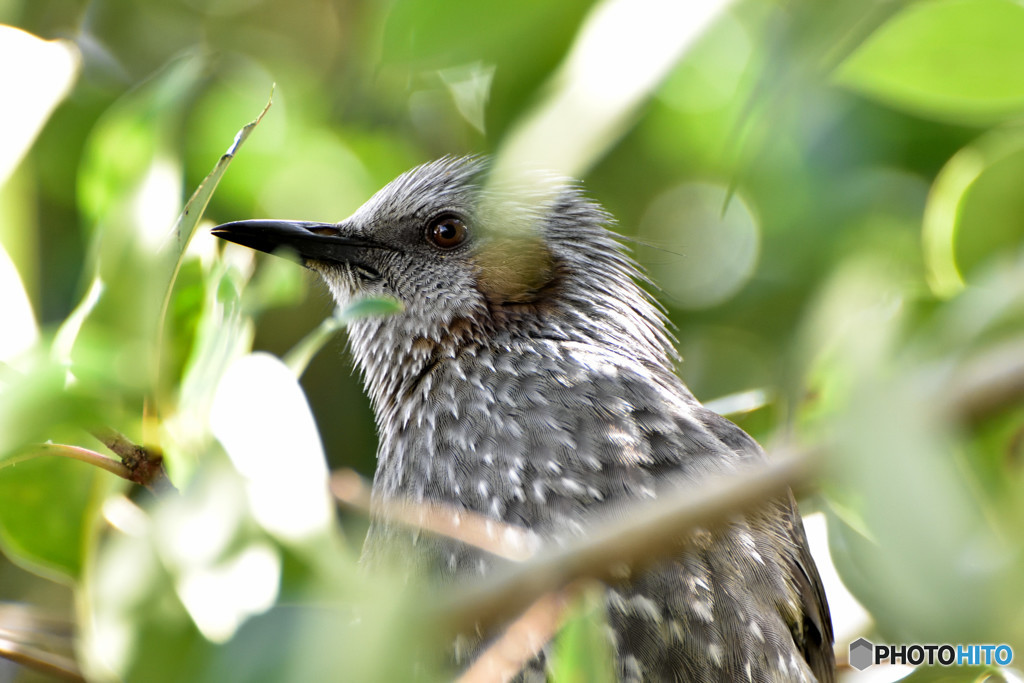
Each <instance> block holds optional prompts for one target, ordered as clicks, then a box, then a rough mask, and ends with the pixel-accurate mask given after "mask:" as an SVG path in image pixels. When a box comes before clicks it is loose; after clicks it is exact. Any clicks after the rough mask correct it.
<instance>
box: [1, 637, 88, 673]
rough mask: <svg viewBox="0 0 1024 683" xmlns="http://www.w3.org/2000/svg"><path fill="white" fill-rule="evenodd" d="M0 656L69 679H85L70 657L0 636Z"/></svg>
mask: <svg viewBox="0 0 1024 683" xmlns="http://www.w3.org/2000/svg"><path fill="white" fill-rule="evenodd" d="M0 657H3V658H4V659H9V660H11V661H12V662H16V663H18V664H21V665H22V666H25V667H28V668H30V669H35V670H36V671H40V672H42V673H45V674H49V675H51V676H56V677H58V678H63V679H65V680H68V681H83V682H84V681H85V678H84V677H83V676H82V672H81V671H80V670H79V669H78V664H77V663H76V662H75V660H73V659H71V658H70V657H64V656H62V655H57V654H53V653H52V652H46V651H44V650H40V649H38V648H34V647H31V646H29V645H23V644H21V643H16V642H14V641H11V640H7V639H5V638H0Z"/></svg>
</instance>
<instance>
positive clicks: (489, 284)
mask: <svg viewBox="0 0 1024 683" xmlns="http://www.w3.org/2000/svg"><path fill="white" fill-rule="evenodd" d="M473 262H474V265H475V266H476V274H477V286H478V287H479V289H480V291H481V292H482V293H483V294H484V296H486V297H487V299H488V300H489V301H490V302H491V304H492V305H499V306H500V305H503V304H525V303H531V302H533V301H535V300H536V299H537V297H538V295H539V293H540V291H541V290H542V289H543V288H544V287H545V286H547V285H548V284H549V283H550V282H551V281H552V279H553V278H554V266H553V262H552V258H551V252H550V251H548V248H547V246H546V245H545V244H544V240H543V239H541V237H540V236H537V235H522V236H491V237H488V238H487V240H486V241H484V242H483V243H482V244H481V245H480V248H479V250H478V251H477V253H476V254H475V256H474V257H473Z"/></svg>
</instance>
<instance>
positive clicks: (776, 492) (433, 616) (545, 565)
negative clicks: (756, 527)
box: [427, 454, 817, 632]
mask: <svg viewBox="0 0 1024 683" xmlns="http://www.w3.org/2000/svg"><path fill="white" fill-rule="evenodd" d="M816 459H817V458H816V456H812V455H810V454H803V455H796V456H794V455H787V456H785V457H776V458H774V459H772V460H771V461H769V462H766V463H763V464H761V465H760V466H757V467H751V468H749V469H748V470H746V471H744V472H741V473H737V474H736V475H733V476H729V477H720V478H715V479H712V480H709V481H705V482H701V484H700V485H699V486H686V487H680V488H679V489H678V490H677V491H676V492H674V493H668V492H666V493H665V494H663V495H662V496H661V497H660V498H659V499H658V500H656V501H652V502H650V503H646V504H640V505H637V506H635V508H634V509H633V510H632V511H630V512H627V513H625V514H620V515H619V516H617V517H616V521H613V522H609V523H607V524H606V525H604V526H599V527H595V529H594V531H593V533H592V534H591V535H590V536H588V537H586V538H583V539H580V540H579V541H577V542H575V543H573V544H571V545H568V546H565V547H563V548H554V549H551V550H549V551H547V552H544V553H543V554H541V555H539V556H538V557H537V558H535V559H534V560H532V561H530V562H527V563H523V564H520V565H516V566H512V567H510V568H509V569H508V570H507V571H505V572H504V573H503V574H501V575H495V576H494V577H492V578H490V579H488V580H484V581H481V582H479V583H477V584H476V585H470V586H465V585H463V586H460V587H459V589H458V591H452V593H451V594H449V596H448V597H447V599H445V600H442V602H441V604H440V605H439V606H435V607H434V609H432V610H430V614H428V615H427V618H428V620H430V621H431V622H433V623H434V624H437V625H441V626H443V627H445V628H449V629H451V630H452V631H453V632H459V631H462V630H467V629H474V628H483V629H486V628H487V627H488V626H491V625H494V624H498V623H501V622H502V621H505V620H507V619H510V618H513V617H515V616H516V615H517V614H519V613H520V612H521V611H522V610H523V609H524V608H526V607H527V606H528V605H530V604H532V603H534V602H535V601H536V600H538V599H539V598H540V597H541V596H542V595H544V594H546V593H551V592H555V591H559V590H561V589H562V588H563V587H564V586H567V585H569V584H570V583H572V582H574V581H578V580H580V579H598V580H601V581H604V582H608V583H617V582H621V581H624V580H628V579H629V577H630V576H631V575H632V574H633V573H635V572H636V571H639V570H642V569H643V568H644V567H647V566H649V565H650V564H652V563H654V562H657V561H658V560H661V559H663V558H665V557H667V556H669V555H671V554H674V553H675V552H677V551H678V549H679V548H680V547H681V546H682V545H684V544H685V543H687V539H688V537H689V535H690V534H692V533H693V532H694V531H697V530H698V529H703V528H708V527H713V526H715V525H718V524H721V523H722V522H724V521H726V520H727V519H728V518H730V517H732V516H733V515H736V514H737V513H739V512H741V511H743V510H748V509H750V508H753V507H757V506H758V505H763V504H764V503H765V502H767V501H770V500H773V499H776V498H778V497H779V496H784V495H786V492H787V491H788V490H789V488H790V487H791V486H794V487H796V486H800V485H803V484H806V483H807V482H808V481H809V480H810V478H811V475H812V474H813V470H814V461H815V460H816ZM620 512H621V511H620Z"/></svg>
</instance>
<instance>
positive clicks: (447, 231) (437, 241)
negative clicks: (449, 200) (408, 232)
mask: <svg viewBox="0 0 1024 683" xmlns="http://www.w3.org/2000/svg"><path fill="white" fill-rule="evenodd" d="M468 236H469V229H468V228H466V224H465V223H463V222H462V221H461V220H460V219H458V218H456V217H455V216H440V217H439V218H435V219H434V220H432V221H430V224H429V225H427V239H429V240H430V241H431V242H432V243H433V244H434V246H436V247H439V248H440V249H454V248H455V247H457V246H459V245H460V244H462V243H463V242H465V241H466V237H468Z"/></svg>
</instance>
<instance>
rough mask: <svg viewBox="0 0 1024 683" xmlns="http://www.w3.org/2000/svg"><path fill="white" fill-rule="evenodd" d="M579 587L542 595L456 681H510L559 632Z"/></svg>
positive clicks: (573, 586) (478, 682)
mask: <svg viewBox="0 0 1024 683" xmlns="http://www.w3.org/2000/svg"><path fill="white" fill-rule="evenodd" d="M578 586H579V584H572V585H570V586H567V587H566V588H565V589H564V590H561V591H556V592H554V593H545V594H544V595H542V596H541V597H540V598H539V599H537V601H536V602H534V603H533V604H532V605H530V606H529V607H528V608H527V610H526V611H525V612H523V614H522V615H521V616H520V617H519V618H518V619H516V620H515V621H513V622H512V623H511V624H509V626H508V628H507V629H506V630H505V632H504V633H503V634H502V635H501V636H500V637H499V638H498V639H497V640H495V641H494V642H493V643H491V644H490V645H489V646H488V647H487V649H486V650H484V651H483V652H482V653H481V654H480V656H478V657H477V658H476V660H474V662H473V664H472V665H471V666H470V667H469V668H468V669H466V671H465V672H464V673H463V674H462V675H461V676H459V678H458V679H457V680H456V683H493V682H494V681H501V683H507V682H508V681H511V680H513V679H514V678H515V677H516V676H517V675H519V673H520V672H521V671H522V670H523V667H524V666H526V663H527V662H529V661H530V660H531V659H533V658H534V657H535V656H536V655H537V653H538V652H540V651H541V650H542V649H543V648H544V646H545V645H547V643H548V642H549V641H550V640H551V639H552V638H554V637H555V634H556V633H558V630H559V629H560V628H561V627H562V623H563V622H564V621H565V616H566V613H567V612H568V609H569V605H570V604H571V603H572V600H573V599H574V598H575V597H576V595H577V594H578V593H579V590H578Z"/></svg>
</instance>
